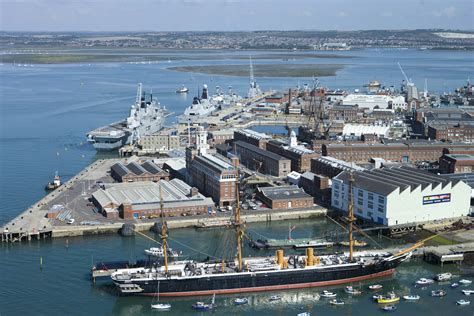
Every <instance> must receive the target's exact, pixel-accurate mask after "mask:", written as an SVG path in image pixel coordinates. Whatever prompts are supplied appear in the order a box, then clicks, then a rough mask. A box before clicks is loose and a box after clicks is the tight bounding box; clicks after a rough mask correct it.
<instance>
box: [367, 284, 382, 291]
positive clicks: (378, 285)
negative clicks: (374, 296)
mask: <svg viewBox="0 0 474 316" xmlns="http://www.w3.org/2000/svg"><path fill="white" fill-rule="evenodd" d="M382 288H383V286H382V285H380V284H373V285H369V290H372V291H377V290H381V289H382Z"/></svg>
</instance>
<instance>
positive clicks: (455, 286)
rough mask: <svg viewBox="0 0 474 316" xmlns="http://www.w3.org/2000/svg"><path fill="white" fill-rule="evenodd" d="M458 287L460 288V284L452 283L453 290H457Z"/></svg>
mask: <svg viewBox="0 0 474 316" xmlns="http://www.w3.org/2000/svg"><path fill="white" fill-rule="evenodd" d="M458 286H459V283H456V282H454V283H452V284H451V285H450V286H449V287H450V288H452V289H455V288H457V287H458Z"/></svg>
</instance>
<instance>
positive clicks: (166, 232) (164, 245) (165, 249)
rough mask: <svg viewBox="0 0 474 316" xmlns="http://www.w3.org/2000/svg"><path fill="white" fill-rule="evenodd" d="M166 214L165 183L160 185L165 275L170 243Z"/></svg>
mask: <svg viewBox="0 0 474 316" xmlns="http://www.w3.org/2000/svg"><path fill="white" fill-rule="evenodd" d="M164 217H165V216H164V213H163V183H161V184H160V218H161V235H160V237H161V243H162V245H163V256H164V259H165V273H166V274H168V249H167V246H168V242H167V240H166V238H167V237H168V227H167V226H166V222H165V220H164Z"/></svg>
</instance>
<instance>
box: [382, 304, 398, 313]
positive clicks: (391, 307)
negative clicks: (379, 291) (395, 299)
mask: <svg viewBox="0 0 474 316" xmlns="http://www.w3.org/2000/svg"><path fill="white" fill-rule="evenodd" d="M382 309H383V310H384V311H386V312H394V311H396V310H397V307H396V306H395V305H386V306H384V307H382Z"/></svg>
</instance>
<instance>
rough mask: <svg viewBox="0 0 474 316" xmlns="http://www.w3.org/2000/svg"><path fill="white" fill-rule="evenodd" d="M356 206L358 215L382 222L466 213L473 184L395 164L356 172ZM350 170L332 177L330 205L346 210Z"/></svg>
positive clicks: (435, 217)
mask: <svg viewBox="0 0 474 316" xmlns="http://www.w3.org/2000/svg"><path fill="white" fill-rule="evenodd" d="M353 175H354V183H353V195H352V196H353V209H354V215H355V216H356V217H358V218H361V219H364V220H368V221H372V222H375V223H377V224H380V225H385V226H393V225H402V224H408V223H417V222H425V221H432V220H438V219H445V218H452V217H459V216H466V215H468V214H469V209H470V202H471V187H470V186H469V185H467V184H466V183H465V182H462V181H459V180H454V181H453V180H450V179H448V178H443V177H441V176H438V175H434V174H431V173H429V172H427V171H422V170H418V169H415V168H410V167H393V168H383V169H375V170H371V171H362V172H360V171H357V172H354V173H353ZM349 178H350V174H349V172H348V171H344V172H342V173H340V174H339V175H337V176H336V177H334V178H333V179H332V192H331V205H332V207H334V208H336V209H339V210H342V211H345V212H347V209H348V207H347V206H348V197H349Z"/></svg>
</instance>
